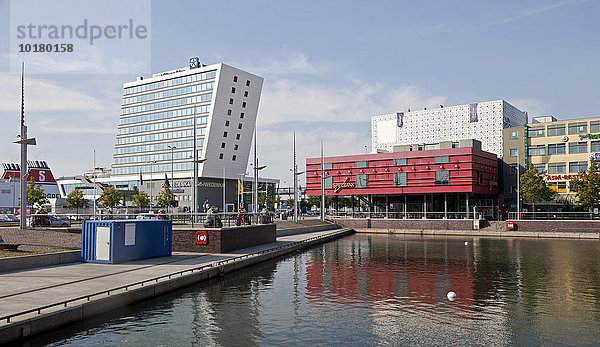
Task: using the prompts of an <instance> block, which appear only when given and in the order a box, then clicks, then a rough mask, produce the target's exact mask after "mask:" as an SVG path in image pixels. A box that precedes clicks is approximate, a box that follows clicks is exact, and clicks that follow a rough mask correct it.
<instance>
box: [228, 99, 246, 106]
mask: <svg viewBox="0 0 600 347" xmlns="http://www.w3.org/2000/svg"><path fill="white" fill-rule="evenodd" d="M234 101H235V100H233V98H229V105H233V103H234ZM242 108H246V102H245V101H243V102H242Z"/></svg>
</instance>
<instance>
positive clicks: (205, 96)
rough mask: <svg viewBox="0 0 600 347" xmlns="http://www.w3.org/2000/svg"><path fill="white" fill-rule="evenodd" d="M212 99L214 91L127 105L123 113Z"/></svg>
mask: <svg viewBox="0 0 600 347" xmlns="http://www.w3.org/2000/svg"><path fill="white" fill-rule="evenodd" d="M210 100H212V93H208V94H202V95H198V96H190V97H187V98H181V99H174V100H168V101H161V102H154V103H151V104H146V105H141V106H133V107H125V108H123V111H122V113H121V114H123V115H126V114H132V113H138V112H145V111H153V110H159V109H161V108H168V107H176V106H183V105H189V104H196V103H199V102H206V101H210Z"/></svg>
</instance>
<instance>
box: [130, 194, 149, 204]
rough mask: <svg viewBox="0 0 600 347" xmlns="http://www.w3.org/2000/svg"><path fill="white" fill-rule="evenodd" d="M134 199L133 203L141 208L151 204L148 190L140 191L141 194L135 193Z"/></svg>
mask: <svg viewBox="0 0 600 347" xmlns="http://www.w3.org/2000/svg"><path fill="white" fill-rule="evenodd" d="M132 199H133V205H134V206H137V207H139V208H145V207H148V206H150V197H149V196H148V193H146V192H139V194H136V195H134V196H133V197H132Z"/></svg>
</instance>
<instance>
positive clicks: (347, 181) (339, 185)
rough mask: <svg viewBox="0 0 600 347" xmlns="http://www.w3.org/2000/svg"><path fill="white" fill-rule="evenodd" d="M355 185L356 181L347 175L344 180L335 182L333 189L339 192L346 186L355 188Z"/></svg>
mask: <svg viewBox="0 0 600 347" xmlns="http://www.w3.org/2000/svg"><path fill="white" fill-rule="evenodd" d="M355 187H356V183H354V182H350V178H348V177H346V179H345V180H344V182H341V183H334V184H333V191H334V192H336V193H339V192H340V191H341V190H342V189H344V188H355Z"/></svg>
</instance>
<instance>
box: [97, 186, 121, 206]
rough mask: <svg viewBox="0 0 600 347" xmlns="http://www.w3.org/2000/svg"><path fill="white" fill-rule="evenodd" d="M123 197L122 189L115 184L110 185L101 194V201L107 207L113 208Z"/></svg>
mask: <svg viewBox="0 0 600 347" xmlns="http://www.w3.org/2000/svg"><path fill="white" fill-rule="evenodd" d="M122 198H123V194H121V192H120V191H118V190H116V189H115V186H110V187H108V188H107V189H105V190H104V191H103V192H102V194H101V195H100V198H99V200H100V203H101V204H102V205H104V206H105V207H108V208H111V207H114V206H117V205H118V204H119V202H121V199H122Z"/></svg>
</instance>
